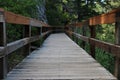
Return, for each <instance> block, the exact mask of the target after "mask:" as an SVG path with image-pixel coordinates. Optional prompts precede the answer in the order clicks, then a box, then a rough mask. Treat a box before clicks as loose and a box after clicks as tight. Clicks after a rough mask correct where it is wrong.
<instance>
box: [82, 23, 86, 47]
mask: <svg viewBox="0 0 120 80" xmlns="http://www.w3.org/2000/svg"><path fill="white" fill-rule="evenodd" d="M82 35H83V36H86V26H85V25H83V26H82ZM82 48H83V49H85V41H82Z"/></svg>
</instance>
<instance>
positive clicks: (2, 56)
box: [0, 9, 52, 79]
mask: <svg viewBox="0 0 120 80" xmlns="http://www.w3.org/2000/svg"><path fill="white" fill-rule="evenodd" d="M6 23H9V24H20V25H22V26H23V29H24V30H23V31H24V33H23V39H20V40H17V41H13V42H11V43H7V36H6V27H7V26H6ZM31 27H35V28H37V31H38V34H37V35H36V36H31ZM51 31H52V28H51V27H50V26H49V25H48V24H46V23H44V22H42V21H39V20H35V19H32V18H28V17H24V16H21V15H18V14H14V13H12V12H8V11H5V10H4V9H0V79H3V78H5V77H6V75H7V72H8V70H7V69H8V68H7V67H8V66H7V65H8V64H7V63H8V62H7V57H8V56H9V54H11V53H12V52H13V51H15V50H17V49H19V48H21V47H24V48H23V49H25V51H24V55H28V54H29V53H30V48H31V42H35V41H37V40H40V39H41V38H42V37H45V36H47V35H49V34H50V33H51ZM22 54H23V53H22Z"/></svg>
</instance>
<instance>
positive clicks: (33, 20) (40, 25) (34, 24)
mask: <svg viewBox="0 0 120 80" xmlns="http://www.w3.org/2000/svg"><path fill="white" fill-rule="evenodd" d="M30 25H31V26H35V27H42V24H41V21H38V20H35V19H31V20H30Z"/></svg>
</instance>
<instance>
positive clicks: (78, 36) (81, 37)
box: [70, 32, 89, 42]
mask: <svg viewBox="0 0 120 80" xmlns="http://www.w3.org/2000/svg"><path fill="white" fill-rule="evenodd" d="M70 33H72V34H73V35H74V36H76V37H77V38H79V39H81V40H83V41H85V42H89V38H88V37H86V36H82V35H80V34H78V33H75V32H70Z"/></svg>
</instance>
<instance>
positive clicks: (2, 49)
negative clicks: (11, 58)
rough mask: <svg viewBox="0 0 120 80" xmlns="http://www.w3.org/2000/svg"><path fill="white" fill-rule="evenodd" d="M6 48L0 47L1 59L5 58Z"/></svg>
mask: <svg viewBox="0 0 120 80" xmlns="http://www.w3.org/2000/svg"><path fill="white" fill-rule="evenodd" d="M4 52H5V50H4V47H0V58H1V57H3V56H4Z"/></svg>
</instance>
